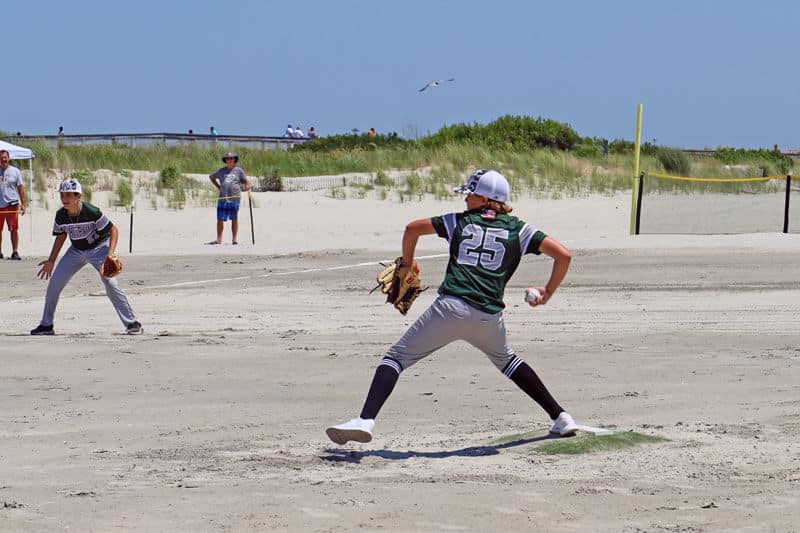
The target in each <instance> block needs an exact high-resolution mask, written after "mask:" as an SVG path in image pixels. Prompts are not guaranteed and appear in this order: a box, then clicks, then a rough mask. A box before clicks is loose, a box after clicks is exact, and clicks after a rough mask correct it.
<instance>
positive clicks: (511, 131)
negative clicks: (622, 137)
mask: <svg viewBox="0 0 800 533" xmlns="http://www.w3.org/2000/svg"><path fill="white" fill-rule="evenodd" d="M578 141H580V136H579V135H578V133H577V132H576V131H575V130H573V129H572V127H571V126H569V124H564V123H561V122H557V121H555V120H552V119H544V118H542V117H538V118H533V117H530V116H515V115H504V116H502V117H500V118H498V119H496V120H493V121H492V122H490V123H488V124H486V125H482V124H479V123H477V122H475V123H473V124H472V125H467V124H454V125H452V126H445V127H443V128H441V129H440V130H439V131H437V132H436V133H434V134H433V135H429V136H427V137H424V138H423V139H422V140H421V143H422V146H424V147H427V148H433V147H442V146H445V145H447V144H451V143H473V144H478V145H483V146H485V147H489V148H505V147H512V148H514V149H518V150H525V149H527V150H531V149H535V148H557V149H559V150H571V149H572V148H573V147H574V146H575V145H576V144H577V143H578Z"/></svg>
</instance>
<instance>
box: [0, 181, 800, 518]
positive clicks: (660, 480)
mask: <svg viewBox="0 0 800 533" xmlns="http://www.w3.org/2000/svg"><path fill="white" fill-rule="evenodd" d="M255 196H256V201H257V204H258V207H257V208H256V209H254V210H253V211H254V220H255V229H256V232H255V239H256V243H255V245H253V244H252V243H251V240H250V238H251V234H250V224H249V213H248V211H247V208H246V204H245V205H244V206H243V209H242V212H241V214H240V216H241V220H242V222H241V229H240V237H239V242H240V244H239V245H238V246H232V245H231V244H229V242H230V234H229V230H228V225H226V234H225V242H226V244H223V245H221V246H207V245H204V244H203V243H204V242H207V241H209V240H211V239H213V238H214V224H215V218H214V210H213V208H189V209H186V210H182V211H173V210H167V209H159V210H156V211H154V210H152V209H142V210H137V211H135V213H134V240H133V253H128V246H129V241H128V234H129V229H130V218H129V217H130V214H129V213H128V212H127V211H124V210H114V209H105V210H106V212H107V213H108V214H109V216H110V217H111V218H112V219H113V220H114V222H115V223H116V224H117V225H118V227H119V229H120V233H121V239H120V244H119V250H120V255H121V258H122V259H123V261H124V262H125V270H124V272H123V273H122V275H121V278H120V279H121V283H122V285H123V287H124V288H125V289H126V290H127V292H128V294H129V296H130V299H131V302H132V304H133V307H134V309H135V311H136V313H137V315H138V317H139V318H140V320H141V321H142V323H143V324H144V327H145V333H144V335H142V336H139V337H129V336H126V335H124V334H123V328H122V326H121V324H120V322H119V320H118V319H117V317H116V315H115V313H114V312H113V308H112V307H111V304H110V303H109V302H108V300H107V299H106V298H105V296H104V293H103V289H102V284H101V283H100V281H99V280H98V278H97V274H96V273H95V272H94V271H91V269H89V268H85V269H84V270H82V271H81V272H80V273H79V274H78V275H77V276H76V277H75V278H74V279H73V280H72V282H71V283H70V284H69V285H68V286H67V288H66V290H65V291H64V293H63V294H62V298H61V302H60V304H59V308H58V311H57V313H56V322H55V327H56V331H57V333H58V335H57V336H56V337H50V338H47V337H31V336H29V335H28V334H27V333H28V331H29V330H30V329H31V328H33V327H34V326H35V325H36V324H37V323H38V320H39V317H40V316H41V310H42V305H43V301H44V290H45V287H46V282H44V281H41V280H38V279H37V278H36V277H35V272H36V270H37V267H36V264H37V263H38V262H39V261H41V260H42V259H43V258H44V256H46V255H47V253H48V252H49V250H50V246H51V244H52V237H51V235H50V229H51V226H52V217H53V213H54V210H55V209H54V208H52V209H50V210H49V211H45V210H43V209H41V208H40V209H34V210H33V214H32V216H31V215H26V218H25V219H24V220H23V227H22V245H21V252H22V255H23V261H21V262H16V261H2V262H0V280H1V281H2V285H3V287H5V289H4V298H3V300H4V304H3V310H2V314H1V315H0V317H2V320H1V321H0V323H2V342H1V343H0V358H2V361H3V365H2V370H0V420H2V425H1V426H0V502H1V504H0V531H64V530H70V531H111V530H120V531H269V530H272V531H356V530H358V531H378V530H381V531H415V532H416V531H498V530H507V531H718V530H728V531H731V530H754V531H796V530H797V527H798V526H797V524H798V523H800V446H798V443H797V435H798V433H799V432H800V332H799V331H798V329H799V328H798V326H799V325H800V322H799V321H798V320H799V318H798V317H800V281H798V266H797V265H798V264H800V237H799V236H798V235H782V234H778V233H765V234H748V235H720V236H691V237H686V236H676V235H649V236H639V237H631V236H629V235H628V228H629V214H630V211H629V210H630V197H629V196H626V195H614V196H590V197H585V198H571V199H570V198H567V199H562V200H536V199H531V198H517V199H515V201H514V205H515V211H514V214H516V215H518V216H520V217H521V218H523V219H525V220H527V221H529V222H530V223H532V224H533V225H535V226H537V227H538V228H540V229H542V230H543V231H545V232H547V233H549V234H550V235H552V236H553V237H555V238H557V239H559V240H561V241H562V242H564V243H565V244H566V245H567V246H568V247H569V248H570V249H571V250H572V252H573V256H574V259H573V263H572V266H571V268H570V272H569V273H568V275H567V278H566V280H565V283H564V284H563V286H562V288H561V289H560V290H559V291H558V292H557V293H556V295H555V296H554V298H553V299H552V300H551V302H550V303H549V304H548V305H547V306H544V307H539V308H536V309H531V308H530V307H528V306H527V305H525V304H524V302H523V290H524V287H526V286H528V285H532V284H542V283H543V282H544V281H545V280H546V277H547V275H548V273H549V267H550V262H549V260H548V259H546V258H543V257H534V256H528V257H526V258H525V259H524V260H523V262H522V264H521V265H520V268H519V270H518V272H517V273H516V275H515V276H514V278H513V279H512V281H511V283H510V285H509V286H508V289H507V292H506V303H507V308H506V312H505V321H506V326H507V328H508V331H509V337H510V341H511V343H512V346H514V347H515V350H516V351H517V353H518V354H519V355H520V356H521V357H522V358H523V359H525V360H526V361H527V362H528V363H529V364H530V365H531V366H532V367H533V368H534V369H535V370H536V371H537V372H538V373H539V375H540V376H541V377H542V379H543V380H544V382H545V384H546V385H547V386H548V387H549V388H550V390H551V391H552V392H553V394H554V395H555V397H556V398H557V399H558V400H559V401H560V402H561V403H562V404H563V405H564V406H565V407H566V408H567V409H568V410H569V411H570V412H571V413H572V414H573V415H574V417H575V418H576V419H577V420H578V422H579V423H583V424H588V425H592V426H602V427H606V428H610V429H613V430H614V431H618V432H627V431H636V432H639V433H644V434H648V435H653V436H659V437H663V438H666V439H669V440H668V441H666V442H663V443H657V444H648V445H643V446H640V447H635V448H628V449H623V450H617V451H610V452H600V453H594V454H584V455H573V456H570V455H543V454H541V453H537V451H536V450H537V447H538V446H540V444H541V442H539V441H538V437H544V436H545V435H546V434H547V429H548V427H549V424H550V421H549V420H548V419H547V417H546V415H545V413H544V412H543V411H542V410H541V409H540V408H539V407H538V406H536V405H534V404H533V403H532V402H531V401H530V400H529V399H528V398H527V397H526V396H525V395H524V394H523V393H521V392H520V391H519V390H518V389H517V388H516V387H515V386H514V384H513V383H512V382H511V381H510V380H508V379H506V378H505V377H504V376H503V375H502V374H500V373H499V372H497V370H496V369H495V368H494V367H493V366H492V365H491V364H490V363H489V361H488V360H487V359H486V358H485V357H484V356H483V355H482V354H481V353H479V352H477V351H476V350H475V349H473V348H471V347H470V346H468V345H466V344H463V343H455V344H452V345H450V346H447V347H445V348H443V349H442V350H440V351H438V352H436V353H435V354H434V355H432V356H431V357H430V358H428V359H426V360H425V361H423V362H421V363H420V364H418V365H416V366H414V367H412V368H411V369H409V370H408V371H407V372H405V373H404V374H403V375H402V376H401V379H400V381H399V383H398V385H397V387H396V389H395V391H394V393H393V395H392V396H391V398H390V399H389V401H388V402H387V404H386V406H385V407H384V409H383V411H382V412H381V414H380V416H379V418H378V420H377V425H376V428H375V438H374V439H373V441H372V442H371V443H369V444H355V443H350V444H348V445H345V446H338V445H335V444H333V443H332V442H330V441H329V440H328V439H327V437H326V435H325V433H324V429H325V427H327V426H328V425H331V424H335V423H339V422H342V421H345V420H347V419H349V418H351V417H353V416H356V415H357V414H358V412H359V411H360V408H361V404H362V402H363V399H364V395H365V394H366V391H367V387H368V385H369V382H370V379H371V378H372V375H373V372H374V368H375V365H376V364H377V363H378V362H379V360H380V357H381V356H382V354H383V352H384V351H385V350H386V349H387V348H388V347H389V346H390V345H391V344H392V343H393V342H394V341H396V340H397V339H398V338H399V337H400V335H401V334H402V333H403V332H404V331H405V329H406V328H407V327H408V325H409V324H411V322H412V321H413V320H414V318H415V317H417V316H418V315H419V314H420V313H422V312H423V311H424V309H425V308H426V306H427V305H428V304H430V303H431V302H432V301H433V299H434V298H435V287H436V286H437V285H438V283H439V282H440V281H441V278H442V275H443V272H444V267H445V265H446V258H445V257H443V254H445V253H446V243H445V242H444V241H443V240H441V239H438V238H436V237H434V236H430V237H424V238H423V239H422V240H421V241H420V244H419V247H418V256H420V265H421V268H422V276H423V279H424V281H425V282H427V283H430V284H431V285H432V286H433V287H434V289H432V290H430V291H427V292H425V293H423V295H422V296H421V297H420V298H419V300H418V301H417V302H416V303H415V305H414V307H413V308H412V310H411V311H410V312H409V314H408V316H406V317H402V316H400V315H399V314H398V313H397V312H396V311H395V310H394V309H392V308H391V307H390V306H389V305H386V304H385V303H384V301H383V299H382V298H381V297H380V296H378V295H376V294H372V295H368V294H367V293H368V291H369V289H370V288H372V286H373V285H374V277H375V274H376V273H377V272H378V270H379V268H380V267H379V266H378V264H377V262H378V261H379V260H385V259H391V258H393V257H395V256H396V255H397V254H398V253H399V246H400V239H401V236H402V231H403V227H404V225H405V224H406V223H407V222H408V221H410V220H412V219H415V218H421V217H425V216H431V215H435V214H441V213H443V212H448V211H456V210H460V209H462V208H463V205H464V204H463V202H462V201H461V200H459V199H458V198H455V197H454V198H453V199H452V200H446V201H445V200H441V201H440V200H434V199H430V198H424V199H421V200H417V199H415V200H413V201H408V202H404V203H400V202H398V201H397V200H376V199H363V200H360V199H348V200H339V199H333V198H329V197H328V196H327V195H326V193H325V192H324V191H320V192H292V193H258V194H256V195H255ZM100 205H101V207H102V206H103V204H102V203H100ZM51 207H52V205H51ZM31 224H32V227H33V231H32V232H31ZM3 244H4V246H5V247H6V248H7V247H8V234H7V233H6V234H5V235H4V243H3ZM513 434H526V435H529V436H530V435H533V437H529V438H522V439H521V440H520V439H518V440H516V441H515V442H512V443H511V444H508V445H498V444H496V442H497V439H499V438H502V437H504V436H509V435H513ZM512 440H513V439H512ZM493 443H495V444H493Z"/></svg>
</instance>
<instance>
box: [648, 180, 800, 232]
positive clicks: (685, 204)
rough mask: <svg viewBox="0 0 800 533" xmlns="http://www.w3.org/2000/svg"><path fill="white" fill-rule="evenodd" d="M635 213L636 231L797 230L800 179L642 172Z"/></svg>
mask: <svg viewBox="0 0 800 533" xmlns="http://www.w3.org/2000/svg"><path fill="white" fill-rule="evenodd" d="M635 215H636V218H635V231H634V233H635V234H636V235H639V234H735V233H765V232H768V233H771V232H776V233H780V232H783V233H800V177H797V178H794V179H793V177H792V176H791V175H789V176H758V177H743V178H732V177H722V178H694V177H687V176H671V175H668V174H659V173H655V172H647V173H641V174H640V175H639V181H638V191H637V198H636V210H635Z"/></svg>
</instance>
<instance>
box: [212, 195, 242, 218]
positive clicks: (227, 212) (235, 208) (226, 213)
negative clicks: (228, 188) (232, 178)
mask: <svg viewBox="0 0 800 533" xmlns="http://www.w3.org/2000/svg"><path fill="white" fill-rule="evenodd" d="M237 218H239V200H234V201H232V202H229V201H227V200H217V220H220V221H222V222H225V221H226V220H236V219H237Z"/></svg>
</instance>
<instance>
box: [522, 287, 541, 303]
mask: <svg viewBox="0 0 800 533" xmlns="http://www.w3.org/2000/svg"><path fill="white" fill-rule="evenodd" d="M541 296H542V293H541V292H539V289H536V288H532V289H530V290H527V291H525V301H526V302H528V303H531V304H533V305H538V304H537V303H536V300H538V299H539V298H540V297H541Z"/></svg>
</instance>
